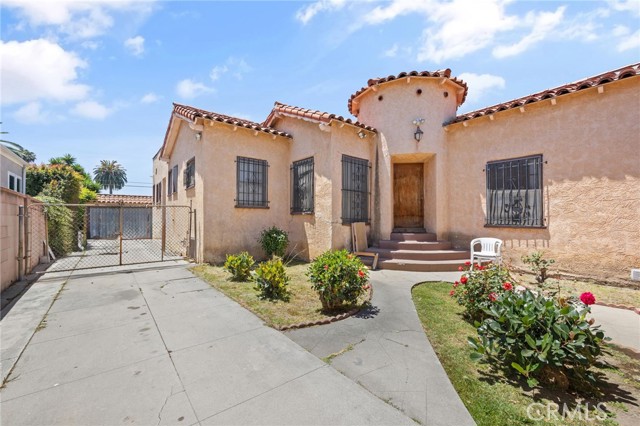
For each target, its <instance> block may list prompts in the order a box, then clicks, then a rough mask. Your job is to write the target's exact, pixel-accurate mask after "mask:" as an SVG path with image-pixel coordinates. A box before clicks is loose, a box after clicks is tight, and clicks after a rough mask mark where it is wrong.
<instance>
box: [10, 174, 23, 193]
mask: <svg viewBox="0 0 640 426" xmlns="http://www.w3.org/2000/svg"><path fill="white" fill-rule="evenodd" d="M12 176H13V181H14V186H15V187H14V188H11V177H12ZM18 182H20V184H19V185H18ZM18 187H19V188H18ZM7 188H9V189H10V190H12V191H16V192H19V193H21V194H24V193H25V192H24V182H23V181H22V176H19V175H17V174H15V173H12V172H7Z"/></svg>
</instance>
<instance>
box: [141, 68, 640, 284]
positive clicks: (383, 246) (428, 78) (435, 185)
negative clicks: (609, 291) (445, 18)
mask: <svg viewBox="0 0 640 426" xmlns="http://www.w3.org/2000/svg"><path fill="white" fill-rule="evenodd" d="M530 77H533V76H530ZM525 78H526V77H525ZM468 90H473V88H472V87H471V88H468V87H467V84H466V83H465V82H464V81H461V80H460V79H457V78H455V77H454V76H452V75H451V71H450V70H449V69H446V70H442V71H435V72H428V71H423V72H415V71H414V72H408V73H400V74H398V75H394V76H388V77H383V78H376V79H371V80H369V81H368V84H367V85H366V86H365V87H362V88H361V89H359V90H357V91H356V92H355V93H353V94H352V95H351V97H350V98H349V99H348V108H349V112H350V113H351V114H353V116H355V117H356V119H350V118H345V117H341V116H337V115H335V114H329V113H325V112H320V111H315V110H310V109H304V108H300V107H296V106H289V105H285V104H282V103H279V102H276V103H275V105H274V107H273V109H272V110H271V112H270V113H269V115H268V117H267V118H266V119H265V120H264V121H263V122H262V123H255V122H250V121H247V120H243V119H239V118H235V117H229V116H226V115H222V114H218V113H215V112H210V111H205V110H202V109H198V108H194V107H191V106H186V105H180V104H174V105H173V111H172V114H171V118H170V120H169V124H168V127H167V132H166V136H165V139H164V142H163V144H162V147H161V148H160V150H159V151H158V153H157V154H156V156H155V157H154V162H153V164H154V166H153V167H154V170H153V176H154V185H155V187H154V200H155V202H156V203H159V204H165V203H166V204H167V205H172V204H173V205H189V204H191V205H192V206H193V209H194V210H195V212H196V214H195V215H194V217H195V223H194V225H195V231H196V234H197V235H198V238H197V246H196V247H195V250H194V252H195V255H196V258H197V260H199V261H209V262H219V261H222V260H223V259H224V256H225V254H227V253H234V252H238V251H240V250H246V249H248V250H249V251H251V252H252V253H253V254H254V255H258V256H259V255H260V250H259V247H258V243H257V242H256V239H257V236H258V235H259V233H260V231H261V230H262V229H264V228H265V227H269V226H271V225H276V226H278V227H280V228H282V229H285V230H286V231H288V232H289V235H290V240H291V250H292V251H293V252H295V253H296V254H297V255H298V256H300V257H302V258H305V259H309V258H314V257H315V256H318V255H319V254H320V253H322V252H324V251H325V250H328V249H336V248H343V247H347V248H350V246H351V238H350V234H351V230H350V226H349V224H350V223H351V222H354V221H355V222H360V221H362V222H366V223H367V224H368V232H369V241H370V244H371V245H372V248H371V249H370V250H371V251H377V252H379V253H380V258H381V262H380V263H379V265H380V267H382V268H393V269H409V270H423V271H428V270H448V269H456V268H457V267H458V265H460V264H461V263H462V262H464V260H466V259H467V256H468V254H467V251H468V244H469V241H470V240H471V239H473V238H476V237H482V236H492V237H497V238H500V239H502V240H503V241H504V242H505V248H504V250H505V255H506V256H507V258H508V259H510V260H511V261H512V262H514V263H516V264H517V263H519V262H520V257H521V255H522V254H525V253H530V252H532V251H534V250H539V249H542V250H544V251H545V252H546V253H547V254H548V256H550V257H553V258H555V259H556V260H557V262H558V265H559V268H560V269H561V270H564V271H566V272H569V273H575V274H578V275H588V276H593V277H597V278H601V279H617V280H625V279H629V271H630V269H631V268H632V267H637V266H638V265H640V238H639V237H640V208H639V207H638V200H640V161H639V156H638V154H639V152H640V119H639V116H638V110H639V109H638V107H639V106H640V64H634V65H630V66H626V67H623V68H620V69H618V70H614V71H609V72H606V73H603V74H600V75H597V76H594V77H590V78H586V79H584V80H580V81H577V82H573V83H569V84H565V85H562V86H560V87H556V88H553V89H549V90H545V91H543V92H540V93H535V94H532V95H527V96H524V97H522V98H519V99H515V100H511V101H508V102H504V103H501V104H499V105H494V106H490V107H487V108H483V109H480V110H477V111H473V112H470V113H466V114H462V115H458V114H457V110H458V108H459V107H460V105H462V103H463V102H464V101H465V98H466V96H467V91H468Z"/></svg>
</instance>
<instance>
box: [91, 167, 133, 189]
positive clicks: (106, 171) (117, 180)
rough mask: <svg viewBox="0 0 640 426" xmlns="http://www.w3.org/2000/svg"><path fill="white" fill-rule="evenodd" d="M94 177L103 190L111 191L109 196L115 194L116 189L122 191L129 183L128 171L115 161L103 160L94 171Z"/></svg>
mask: <svg viewBox="0 0 640 426" xmlns="http://www.w3.org/2000/svg"><path fill="white" fill-rule="evenodd" d="M93 176H94V178H95V181H96V182H97V183H98V184H100V186H101V188H102V189H108V190H109V194H113V190H114V189H116V190H118V189H122V188H123V187H124V184H125V183H127V172H126V170H125V169H124V167H122V165H120V164H118V162H117V161H115V160H113V161H111V160H101V161H100V164H99V165H98V166H96V167H95V168H94V169H93Z"/></svg>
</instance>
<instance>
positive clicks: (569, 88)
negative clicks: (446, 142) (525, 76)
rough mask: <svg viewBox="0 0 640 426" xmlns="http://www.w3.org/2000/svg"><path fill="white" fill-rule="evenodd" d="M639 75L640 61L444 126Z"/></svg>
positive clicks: (480, 111) (468, 116)
mask: <svg viewBox="0 0 640 426" xmlns="http://www.w3.org/2000/svg"><path fill="white" fill-rule="evenodd" d="M637 75H640V63H637V64H633V65H628V66H626V67H622V68H619V69H617V70H613V71H607V72H605V73H603V74H599V75H596V76H593V77H589V78H585V79H583V80H578V81H575V82H573V83H568V84H563V85H562V86H558V87H555V88H553V89H547V90H543V91H542V92H538V93H534V94H532V95H527V96H523V97H521V98H518V99H514V100H511V101H507V102H503V103H500V104H496V105H492V106H489V107H486V108H482V109H479V110H476V111H471V112H468V113H466V114H462V115H459V116H457V117H456V118H454V119H453V120H451V121H449V122H447V123H445V124H444V126H449V125H451V124H455V123H460V122H463V121H468V120H473V119H474V118H480V117H484V116H491V115H493V114H496V113H498V112H502V111H506V110H510V109H514V108H524V106H525V105H529V104H532V103H535V102H540V101H544V100H547V99H551V102H552V103H554V102H555V98H557V97H558V96H562V95H567V94H569V93H575V92H579V91H580V90H585V89H590V88H592V87H598V86H602V85H604V84H607V83H612V82H614V81H618V80H622V79H625V78H628V77H634V76H637ZM554 104H555V103H554Z"/></svg>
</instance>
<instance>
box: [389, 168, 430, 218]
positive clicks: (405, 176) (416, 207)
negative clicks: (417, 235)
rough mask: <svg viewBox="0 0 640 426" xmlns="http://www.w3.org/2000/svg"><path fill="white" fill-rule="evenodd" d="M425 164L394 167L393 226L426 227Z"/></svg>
mask: <svg viewBox="0 0 640 426" xmlns="http://www.w3.org/2000/svg"><path fill="white" fill-rule="evenodd" d="M423 170H424V164H423V163H416V164H394V165H393V226H394V227H396V228H422V227H424V196H423V194H424V187H423V180H424V179H423V177H424V173H423Z"/></svg>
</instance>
